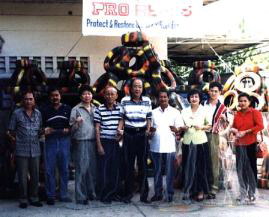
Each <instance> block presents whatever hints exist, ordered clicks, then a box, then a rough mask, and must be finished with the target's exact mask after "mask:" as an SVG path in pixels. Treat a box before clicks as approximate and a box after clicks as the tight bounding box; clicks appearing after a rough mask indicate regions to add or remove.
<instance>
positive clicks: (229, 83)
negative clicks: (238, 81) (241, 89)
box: [223, 75, 236, 93]
mask: <svg viewBox="0 0 269 217" xmlns="http://www.w3.org/2000/svg"><path fill="white" fill-rule="evenodd" d="M235 78H236V75H232V76H230V77H229V78H228V80H227V81H226V82H225V84H224V86H223V93H225V92H226V91H228V90H231V89H232V87H233V84H234V80H235Z"/></svg>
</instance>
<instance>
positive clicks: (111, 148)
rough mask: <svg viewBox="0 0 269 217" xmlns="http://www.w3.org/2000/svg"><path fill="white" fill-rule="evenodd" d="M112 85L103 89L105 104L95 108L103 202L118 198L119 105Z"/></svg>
mask: <svg viewBox="0 0 269 217" xmlns="http://www.w3.org/2000/svg"><path fill="white" fill-rule="evenodd" d="M117 97H118V94H117V90H116V89H115V88H114V87H107V88H106V90H105V99H106V102H105V104H103V105H101V106H99V108H97V109H96V110H95V114H94V122H95V130H96V141H97V150H98V154H99V156H98V174H99V182H98V187H99V194H100V195H99V197H100V200H101V201H102V202H104V203H111V201H112V200H118V199H119V197H118V186H119V157H120V156H119V152H120V147H119V142H118V139H119V138H118V137H117V127H118V124H119V120H120V118H121V116H120V105H119V104H117V102H116V100H117Z"/></svg>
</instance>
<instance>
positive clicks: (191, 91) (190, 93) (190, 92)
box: [187, 89, 203, 103]
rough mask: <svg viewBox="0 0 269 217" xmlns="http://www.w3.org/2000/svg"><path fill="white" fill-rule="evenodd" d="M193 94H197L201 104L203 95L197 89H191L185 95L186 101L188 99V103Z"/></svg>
mask: <svg viewBox="0 0 269 217" xmlns="http://www.w3.org/2000/svg"><path fill="white" fill-rule="evenodd" d="M195 94H198V95H199V98H200V103H201V102H202V98H203V94H202V92H201V91H200V90H198V89H191V90H190V91H189V93H188V95H187V99H188V102H190V98H191V96H193V95H195Z"/></svg>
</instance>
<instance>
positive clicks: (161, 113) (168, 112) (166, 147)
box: [150, 90, 184, 202]
mask: <svg viewBox="0 0 269 217" xmlns="http://www.w3.org/2000/svg"><path fill="white" fill-rule="evenodd" d="M168 101H169V96H168V92H167V91H166V90H161V91H160V92H159V104H160V106H159V107H158V108H156V109H154V110H153V111H152V123H153V126H152V128H151V133H152V138H151V140H150V151H151V154H152V159H153V163H154V191H155V194H154V196H153V197H152V198H151V201H160V200H162V199H163V192H162V189H163V185H162V160H163V159H165V160H166V162H165V170H166V191H165V196H166V201H167V202H172V201H173V195H174V189H173V180H174V175H175V168H174V163H175V162H174V161H175V159H176V136H175V133H176V132H178V131H179V130H180V127H182V126H183V125H184V123H183V120H182V117H181V114H180V112H179V111H178V110H177V109H175V108H173V107H171V106H170V105H169V104H168Z"/></svg>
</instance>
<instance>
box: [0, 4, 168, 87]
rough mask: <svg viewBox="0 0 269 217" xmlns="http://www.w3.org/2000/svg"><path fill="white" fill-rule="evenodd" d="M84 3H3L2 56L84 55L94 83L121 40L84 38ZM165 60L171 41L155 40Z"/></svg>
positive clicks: (0, 23) (0, 21) (0, 26)
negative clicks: (105, 60) (87, 59)
mask: <svg viewBox="0 0 269 217" xmlns="http://www.w3.org/2000/svg"><path fill="white" fill-rule="evenodd" d="M81 11H82V5H81V4H29V3H27V4H22V3H13V4H11V3H1V4H0V35H2V37H3V38H4V40H5V44H4V46H3V50H2V53H1V54H0V56H41V57H43V56H78V57H79V56H83V57H89V59H90V69H89V72H90V75H91V79H92V82H94V81H95V80H96V79H97V78H98V77H99V76H100V74H102V73H103V72H104V69H103V61H104V58H105V56H106V54H107V52H108V51H109V50H111V49H112V48H114V47H116V46H118V45H120V44H121V42H120V37H100V36H99V37H96V36H87V37H83V36H82V34H81V19H82V18H81ZM151 42H152V43H153V45H154V46H155V49H156V51H157V53H158V54H159V56H160V58H161V59H166V58H167V39H166V38H151Z"/></svg>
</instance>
